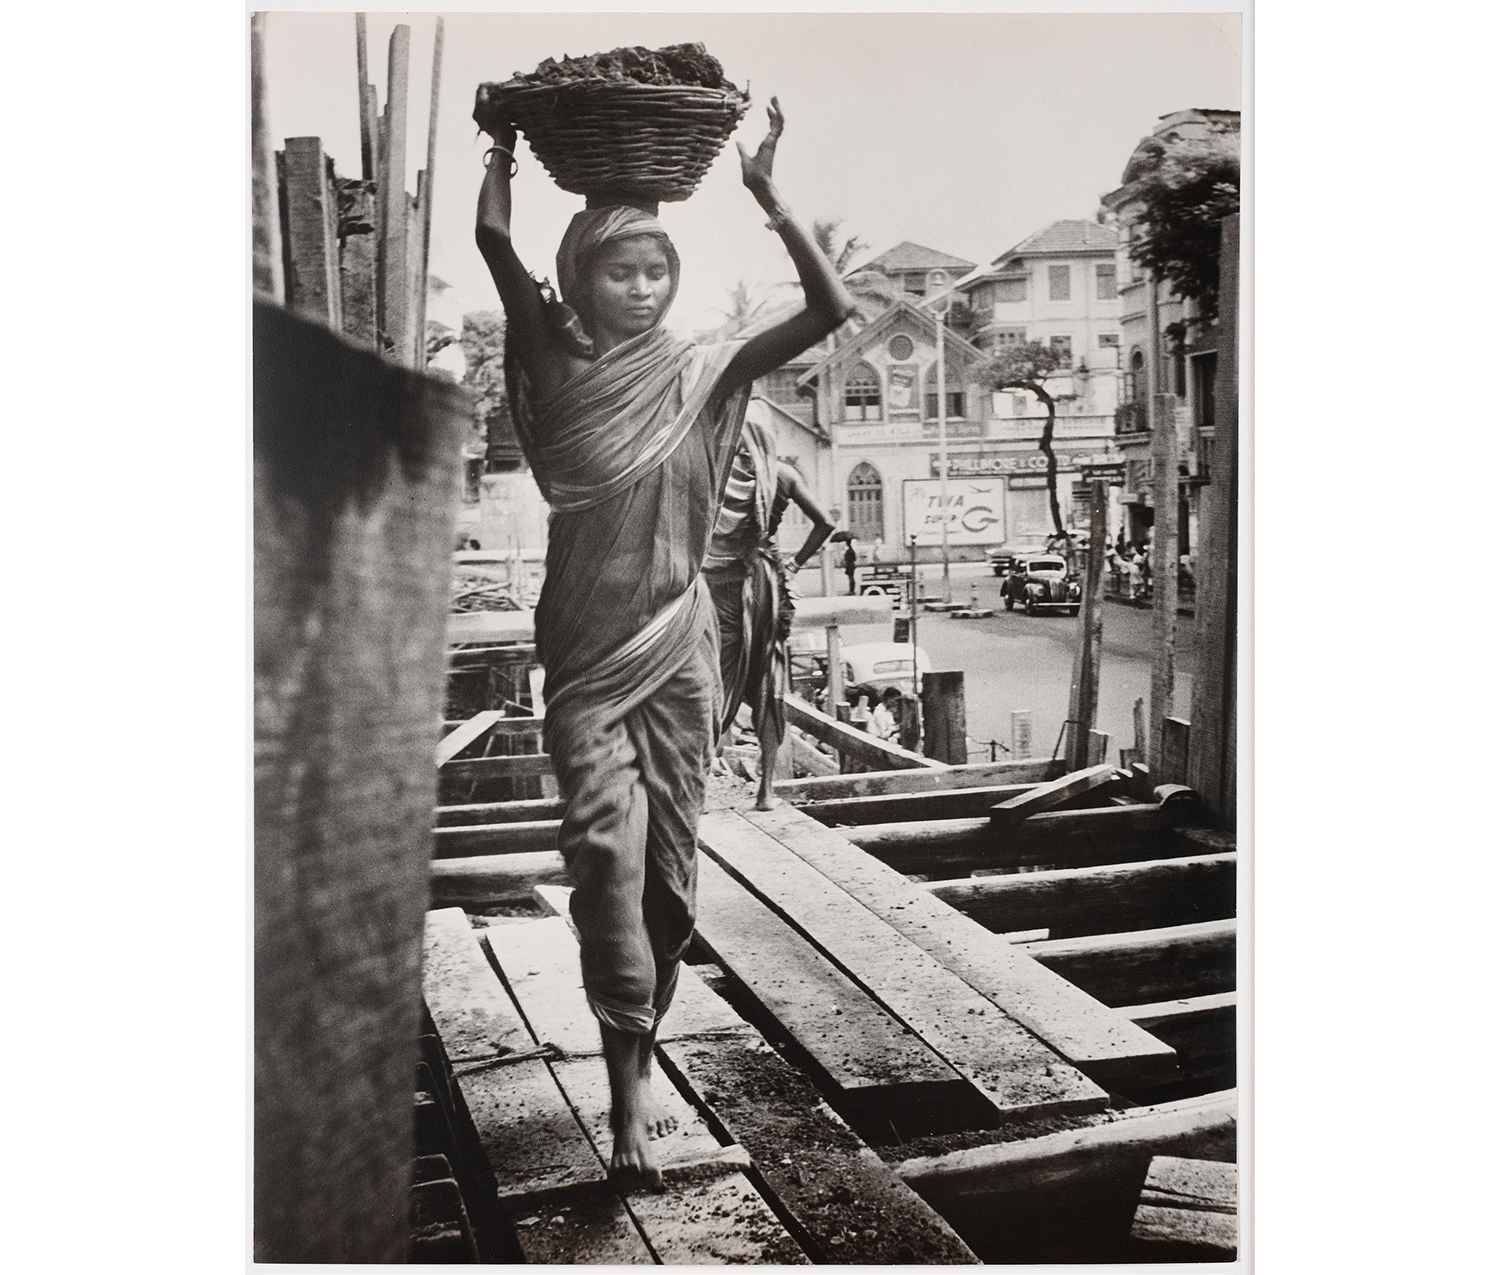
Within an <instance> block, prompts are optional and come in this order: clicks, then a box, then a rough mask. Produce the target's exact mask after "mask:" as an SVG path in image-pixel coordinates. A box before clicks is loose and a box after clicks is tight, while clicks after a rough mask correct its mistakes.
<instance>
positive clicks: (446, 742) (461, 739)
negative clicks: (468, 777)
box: [437, 710, 505, 766]
mask: <svg viewBox="0 0 1500 1275" xmlns="http://www.w3.org/2000/svg"><path fill="white" fill-rule="evenodd" d="M504 716H505V714H504V713H502V712H499V711H498V710H491V711H490V712H487V713H476V714H475V715H474V716H473V717H471V718H469V720H468V721H466V722H465V723H464V724H463V725H462V726H460V727H458V728H457V729H456V730H453V731H450V732H449V733H448V734H447V735H444V736H443V738H442V741H441V742H440V743H439V744H438V746H437V764H438V765H439V766H441V765H443V764H444V763H445V762H448V761H451V760H452V759H453V758H454V757H456V756H458V754H459V753H461V752H463V750H464V749H465V748H467V747H468V746H469V745H470V744H472V743H474V741H475V740H477V739H478V738H479V737H480V736H481V735H483V734H484V733H485V732H486V731H487V730H489V729H490V727H492V726H494V725H495V723H496V722H498V721H500V720H501V719H502V718H503V717H504Z"/></svg>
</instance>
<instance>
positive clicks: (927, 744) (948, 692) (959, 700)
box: [922, 669, 969, 766]
mask: <svg viewBox="0 0 1500 1275" xmlns="http://www.w3.org/2000/svg"><path fill="white" fill-rule="evenodd" d="M922 751H923V752H924V753H926V754H927V756H929V757H932V758H935V759H936V760H938V761H940V762H945V763H947V764H948V765H950V766H965V765H967V764H968V761H969V728H968V716H967V714H966V713H965V710H964V675H963V670H961V669H933V671H932V672H930V673H926V674H924V675H923V677H922Z"/></svg>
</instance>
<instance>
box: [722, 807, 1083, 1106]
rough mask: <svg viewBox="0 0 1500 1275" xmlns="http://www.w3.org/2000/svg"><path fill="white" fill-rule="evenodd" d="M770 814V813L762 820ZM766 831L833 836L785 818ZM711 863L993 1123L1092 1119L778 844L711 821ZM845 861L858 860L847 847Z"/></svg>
mask: <svg viewBox="0 0 1500 1275" xmlns="http://www.w3.org/2000/svg"><path fill="white" fill-rule="evenodd" d="M767 813H773V814H774V813H777V812H767ZM773 826H776V827H788V826H790V827H793V828H794V829H796V828H800V830H801V831H802V832H803V833H804V834H805V835H808V836H812V837H817V838H820V839H822V838H826V839H830V841H829V844H832V839H835V838H836V834H833V833H830V832H828V830H827V829H825V828H823V827H821V826H820V825H818V824H816V823H814V822H812V821H811V820H809V819H807V818H806V817H805V816H802V815H799V814H797V812H796V811H786V812H785V814H784V817H783V818H782V819H781V820H779V821H777V823H776V824H775V825H773ZM699 840H700V844H701V845H702V847H703V849H704V851H705V852H706V853H707V855H708V856H710V857H711V858H713V859H715V860H717V861H718V862H719V863H721V864H723V865H724V866H725V867H726V868H729V869H731V870H733V871H734V872H735V874H736V875H737V876H739V877H740V878H741V879H743V880H744V881H746V882H747V883H748V884H750V885H751V886H753V887H754V889H755V891H756V893H757V894H758V895H759V896H760V897H762V898H764V899H765V900H766V901H767V902H768V903H770V904H771V906H773V907H774V908H775V909H776V911H777V912H778V913H779V914H781V915H782V916H784V917H786V918H787V920H788V921H789V922H790V923H791V924H792V925H793V926H795V927H796V929H797V930H798V931H799V932H801V933H803V934H806V935H807V936H808V938H810V939H811V940H812V941H813V942H814V943H816V944H817V945H818V947H819V949H821V950H822V951H823V952H826V953H827V954H828V957H829V958H830V959H831V960H832V961H833V962H834V963H835V964H836V965H837V966H838V967H839V968H840V969H841V970H843V971H844V972H845V973H846V974H848V975H849V977H850V978H852V979H854V980H855V982H856V983H858V984H859V985H860V986H861V987H863V988H865V989H866V991H867V992H868V993H869V994H870V995H871V996H873V997H875V998H876V999H877V1000H878V1001H879V1003H880V1004H881V1005H883V1006H884V1007H885V1008H886V1009H887V1010H888V1011H889V1012H890V1013H891V1014H892V1015H893V1016H894V1017H895V1018H896V1019H898V1020H899V1021H900V1022H901V1023H903V1024H904V1025H905V1026H907V1027H908V1028H910V1029H911V1030H912V1031H913V1032H915V1033H916V1034H917V1036H918V1037H920V1038H921V1039H922V1040H923V1041H925V1042H926V1043H927V1044H928V1045H929V1046H931V1047H932V1049H934V1050H935V1051H936V1052H937V1053H938V1054H939V1055H940V1056H941V1057H942V1058H944V1059H945V1060H946V1061H947V1062H948V1064H949V1065H950V1066H952V1067H953V1068H954V1069H955V1070H956V1071H957V1072H958V1073H959V1074H960V1075H962V1076H964V1077H965V1078H966V1079H968V1080H969V1081H970V1082H971V1083H972V1084H973V1085H974V1086H975V1087H976V1088H977V1089H978V1090H979V1091H980V1092H981V1093H982V1094H983V1096H984V1097H985V1099H986V1100H987V1101H988V1102H989V1103H990V1104H991V1105H992V1107H993V1109H994V1114H995V1116H996V1118H998V1119H1018V1118H1022V1117H1024V1116H1026V1115H1037V1114H1042V1113H1050V1114H1058V1113H1062V1112H1070V1111H1089V1110H1097V1109H1099V1108H1100V1106H1101V1105H1102V1104H1103V1103H1104V1102H1105V1101H1107V1095H1106V1094H1105V1092H1104V1091H1103V1090H1102V1089H1100V1088H1099V1087H1098V1086H1097V1085H1095V1084H1094V1083H1093V1082H1092V1081H1090V1080H1089V1079H1088V1078H1087V1077H1085V1076H1084V1075H1083V1074H1081V1073H1080V1072H1078V1071H1076V1070H1074V1069H1073V1068H1072V1067H1071V1066H1069V1065H1068V1064H1067V1063H1066V1062H1065V1061H1064V1060H1063V1058H1061V1057H1060V1056H1059V1055H1058V1054H1057V1053H1056V1052H1055V1051H1054V1050H1052V1049H1051V1048H1049V1047H1047V1046H1046V1045H1043V1044H1042V1043H1041V1042H1040V1041H1038V1040H1037V1039H1036V1038H1035V1037H1034V1036H1032V1035H1031V1034H1030V1033H1029V1032H1027V1031H1026V1030H1025V1029H1024V1028H1023V1027H1022V1026H1021V1025H1020V1024H1019V1023H1017V1022H1015V1021H1014V1020H1013V1019H1011V1018H1010V1016H1009V1015H1008V1014H1006V1013H1004V1012H1003V1011H1002V1012H999V1013H997V1012H996V1010H997V1009H998V1008H999V1007H998V1006H997V1005H996V1004H995V1003H994V1002H993V1001H990V1000H988V999H986V997H984V996H983V995H981V994H980V993H979V992H978V991H977V990H975V989H974V988H973V987H972V986H971V985H970V984H969V983H967V982H966V981H964V979H962V978H961V977H959V976H958V975H956V974H954V973H953V971H951V970H949V969H948V968H946V967H945V966H944V965H943V964H942V963H941V962H940V961H938V960H937V958H936V957H934V956H932V955H931V954H930V953H929V952H927V951H926V950H925V949H924V948H922V947H921V946H920V945H918V944H917V943H915V942H913V941H912V940H910V939H908V938H906V937H905V936H904V935H903V934H902V933H901V932H900V931H899V930H897V929H895V928H894V927H893V926H892V925H888V924H887V923H886V922H885V921H884V920H882V916H883V915H886V913H884V911H883V910H882V911H881V912H877V911H875V910H872V909H870V908H869V907H867V906H864V905H863V904H861V903H860V902H858V901H856V900H855V899H854V898H853V897H852V896H851V895H850V894H849V893H848V892H847V891H846V890H844V889H843V888H841V887H840V886H839V885H837V884H835V883H834V882H832V881H830V880H829V879H828V877H827V876H826V875H824V874H823V873H822V872H820V871H819V870H818V869H817V868H815V867H814V866H813V865H812V864H810V863H808V862H807V861H806V860H805V859H803V858H801V857H800V856H799V855H797V854H796V853H794V852H793V851H792V850H791V849H790V848H789V847H787V846H786V845H784V844H782V842H781V841H780V840H779V838H778V837H777V836H775V835H773V834H772V833H771V832H770V831H769V830H768V829H767V828H766V827H765V826H764V824H763V823H761V822H759V821H756V822H752V821H750V820H748V819H746V818H745V817H744V816H742V815H738V814H733V813H729V812H713V813H710V814H706V815H704V817H703V819H702V820H701V821H700V823H699ZM842 853H843V854H844V855H846V856H848V857H850V858H853V857H855V856H856V854H857V852H856V851H854V850H853V848H852V847H850V846H848V845H847V843H846V844H845V845H844V846H843V847H842ZM981 1020H982V1022H983V1030H982V1031H981V1030H980V1026H979V1025H980V1022H981Z"/></svg>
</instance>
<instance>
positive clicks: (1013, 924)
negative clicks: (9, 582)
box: [924, 853, 1235, 939]
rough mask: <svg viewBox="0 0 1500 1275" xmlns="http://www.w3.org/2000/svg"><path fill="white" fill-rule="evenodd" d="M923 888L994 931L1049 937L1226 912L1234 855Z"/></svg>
mask: <svg viewBox="0 0 1500 1275" xmlns="http://www.w3.org/2000/svg"><path fill="white" fill-rule="evenodd" d="M924 888H925V889H927V890H929V891H931V893H932V894H933V895H934V896H935V897H936V898H939V899H942V900H943V902H945V903H947V904H950V905H951V906H953V907H955V908H957V909H958V910H959V911H960V912H962V913H963V914H964V915H965V916H969V917H973V918H974V920H976V921H978V922H979V923H980V924H981V925H983V926H984V927H985V928H987V929H990V930H994V931H995V932H996V933H1005V932H1007V931H1012V930H1028V929H1041V928H1046V929H1048V930H1049V931H1050V934H1049V938H1053V939H1061V938H1070V937H1073V936H1075V935H1080V934H1101V933H1106V932H1116V931H1124V930H1146V929H1156V928H1159V927H1161V926H1164V925H1185V924H1191V923H1195V922H1198V921H1217V920H1222V919H1223V918H1225V917H1231V916H1233V915H1234V906H1235V856H1234V854H1232V853H1230V854H1217V855H1197V856H1194V857H1191V858H1181V859H1156V860H1150V861H1147V862H1144V863H1120V864H1110V865H1107V866H1103V867H1095V868H1065V869H1061V870H1057V871H1051V872H1022V873H1016V874H1012V875H1008V876H992V877H964V878H961V879H959V880H956V881H933V882H931V883H929V884H927V885H926V886H925V887H924Z"/></svg>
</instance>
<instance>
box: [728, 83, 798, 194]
mask: <svg viewBox="0 0 1500 1275" xmlns="http://www.w3.org/2000/svg"><path fill="white" fill-rule="evenodd" d="M766 114H767V115H769V116H770V117H771V131H770V132H769V133H767V134H766V139H765V141H763V142H762V143H761V144H760V147H759V149H758V150H757V151H756V152H755V154H754V155H751V154H750V153H749V152H748V151H747V150H746V149H745V148H744V146H743V145H742V144H741V143H739V142H736V143H735V146H736V147H738V148H739V152H740V175H741V176H742V177H743V178H744V180H745V187H746V189H747V190H749V191H750V192H751V193H752V194H753V195H754V196H755V197H756V199H758V200H760V201H761V203H762V204H764V202H765V199H766V197H767V196H770V195H773V194H774V193H775V189H776V188H775V187H774V186H773V185H772V184H771V164H772V162H773V161H774V160H775V158H776V140H777V138H779V137H780V136H781V130H782V129H783V128H785V127H786V117H785V116H784V115H782V113H781V103H780V102H778V101H777V100H776V99H775V98H774V97H773V98H772V99H771V105H770V106H768V107H766Z"/></svg>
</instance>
